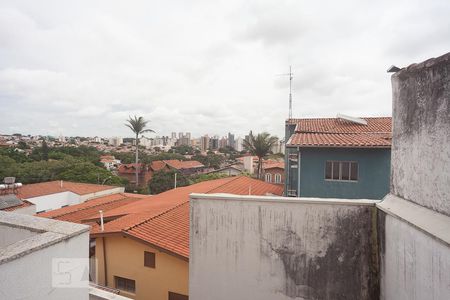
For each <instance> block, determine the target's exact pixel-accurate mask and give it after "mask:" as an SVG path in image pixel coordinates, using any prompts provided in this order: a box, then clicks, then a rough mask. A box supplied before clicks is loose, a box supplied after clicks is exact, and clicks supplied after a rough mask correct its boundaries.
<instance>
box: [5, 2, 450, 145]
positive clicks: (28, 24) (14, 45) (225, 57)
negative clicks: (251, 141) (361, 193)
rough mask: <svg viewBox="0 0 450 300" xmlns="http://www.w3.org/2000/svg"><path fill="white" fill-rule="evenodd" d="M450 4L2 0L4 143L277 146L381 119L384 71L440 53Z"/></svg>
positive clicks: (386, 104) (447, 39)
mask: <svg viewBox="0 0 450 300" xmlns="http://www.w3.org/2000/svg"><path fill="white" fill-rule="evenodd" d="M449 16H450V1H448V0H442V1H440V0H427V1H414V0H404V1H402V0H396V1H392V0H382V1H363V0H354V1H347V0H341V1H335V0H330V1H323V0H321V1H312V0H308V1H306V0H305V1H302V0H296V1H294V0H292V1H285V0H271V1H267V0H257V1H247V0H245V1H244V0H241V1H234V0H224V1H216V0H195V1H186V0H180V1H171V0H166V1H149V0H146V1H136V0H133V1H123V0H122V1H111V0H108V1H95V0H89V1H82V0H77V1H62V0H56V1H43V0H39V1H35V0H30V1H20V0H13V1H9V0H1V2H0V133H7V134H8V133H9V134H11V133H15V132H20V133H24V134H44V135H47V134H48V135H59V134H63V135H66V136H71V135H72V136H74V135H80V136H95V135H99V136H105V137H108V136H130V134H129V132H128V131H129V129H127V128H126V127H125V126H123V123H124V120H125V119H126V118H127V117H128V116H129V115H138V116H140V115H142V116H144V117H146V118H147V119H149V120H151V123H150V127H151V128H153V129H154V130H155V131H157V134H158V135H168V134H170V132H172V131H176V132H179V131H190V132H192V134H193V135H194V136H200V135H202V134H219V135H224V134H226V133H227V132H228V131H231V132H234V133H236V134H237V135H244V134H246V133H247V132H248V131H249V130H250V129H252V130H253V131H254V132H261V131H269V132H270V133H272V134H276V135H278V136H281V135H282V134H283V130H284V129H283V124H284V120H285V118H286V117H287V115H288V87H289V81H288V77H287V76H277V74H280V73H287V72H288V70H289V65H292V68H293V72H294V81H293V115H294V117H334V116H335V115H336V114H337V113H343V114H348V115H353V116H385V115H390V114H391V86H390V75H389V74H387V73H386V69H387V68H388V67H389V66H390V65H392V64H395V65H397V66H399V67H403V66H407V65H409V64H411V63H414V62H420V61H423V60H425V59H427V58H430V57H436V56H439V55H442V54H444V53H446V52H448V51H450V17H449Z"/></svg>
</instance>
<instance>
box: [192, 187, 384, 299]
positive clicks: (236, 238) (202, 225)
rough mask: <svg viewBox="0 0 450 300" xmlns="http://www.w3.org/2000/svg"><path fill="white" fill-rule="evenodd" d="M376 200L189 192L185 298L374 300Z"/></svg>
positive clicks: (376, 266) (376, 261)
mask: <svg viewBox="0 0 450 300" xmlns="http://www.w3.org/2000/svg"><path fill="white" fill-rule="evenodd" d="M375 214H376V209H375V207H374V201H369V200H367V201H361V200H354V201H348V200H336V199H332V200H314V199H311V198H310V199H293V198H281V197H274V198H268V197H252V196H221V195H193V196H192V197H191V236H190V243H191V244H190V265H189V278H190V285H189V293H190V299H193V300H201V299H211V300H214V299H217V300H222V299H224V300H225V299H235V300H239V299H242V300H244V299H245V300H247V299H259V300H265V299H267V300H269V299H270V300H278V299H280V300H282V299H333V300H339V299H359V300H364V299H378V278H377V268H378V260H377V254H376V250H377V246H376V241H377V237H376V230H374V229H375V228H374V227H376V226H373V224H375V222H376V215H375Z"/></svg>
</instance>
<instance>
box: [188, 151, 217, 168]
mask: <svg viewBox="0 0 450 300" xmlns="http://www.w3.org/2000/svg"><path fill="white" fill-rule="evenodd" d="M192 160H196V161H199V162H201V163H202V164H203V165H205V167H207V168H214V169H216V170H217V169H220V167H221V166H222V164H223V163H224V161H225V158H224V157H223V156H222V155H218V154H214V153H210V154H208V155H194V156H193V157H192Z"/></svg>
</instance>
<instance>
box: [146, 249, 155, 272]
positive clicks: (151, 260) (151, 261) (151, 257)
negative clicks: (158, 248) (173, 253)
mask: <svg viewBox="0 0 450 300" xmlns="http://www.w3.org/2000/svg"><path fill="white" fill-rule="evenodd" d="M144 266H146V267H150V268H154V267H155V253H152V252H147V251H144Z"/></svg>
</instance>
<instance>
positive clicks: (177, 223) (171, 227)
mask: <svg viewBox="0 0 450 300" xmlns="http://www.w3.org/2000/svg"><path fill="white" fill-rule="evenodd" d="M126 234H127V235H131V236H133V237H135V238H138V239H140V240H143V241H146V242H148V243H150V244H152V245H156V246H157V247H160V248H163V249H166V250H169V251H170V252H172V253H176V254H178V255H180V256H182V257H184V258H188V257H189V202H185V203H183V204H181V205H179V206H176V207H174V208H173V209H170V210H168V211H166V212H164V213H163V214H160V215H158V216H156V217H154V218H152V219H149V220H147V221H146V222H144V223H142V224H139V225H137V226H134V227H131V228H130V229H128V230H127V231H126Z"/></svg>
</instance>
